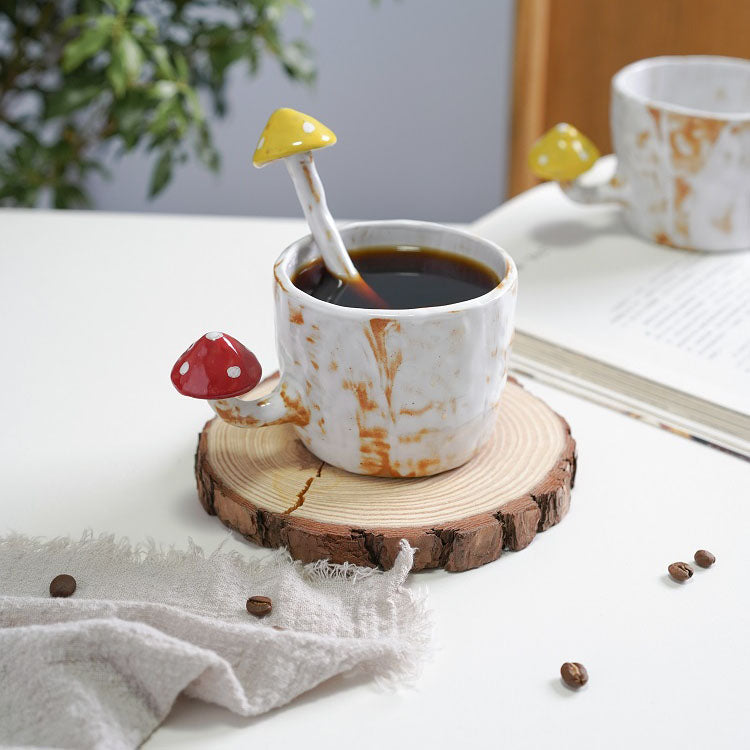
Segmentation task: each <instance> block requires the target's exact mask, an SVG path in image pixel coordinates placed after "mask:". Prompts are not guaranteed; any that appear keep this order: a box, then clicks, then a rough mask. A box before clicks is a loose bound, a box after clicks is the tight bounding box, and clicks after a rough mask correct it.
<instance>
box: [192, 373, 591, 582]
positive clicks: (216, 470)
mask: <svg viewBox="0 0 750 750" xmlns="http://www.w3.org/2000/svg"><path fill="white" fill-rule="evenodd" d="M575 469H576V454H575V441H574V440H573V438H572V437H571V435H570V428H569V427H568V424H567V422H565V420H564V419H562V417H560V416H559V415H557V414H555V412H553V411H552V410H551V409H550V408H549V407H548V406H546V405H545V404H544V403H543V402H542V401H540V400H539V399H537V398H535V397H534V396H532V395H531V394H529V393H528V392H527V391H525V390H524V389H523V388H521V386H519V385H518V384H516V383H509V384H508V386H507V388H506V391H505V393H504V396H503V404H502V408H501V409H500V412H499V416H498V422H497V427H496V430H495V432H494V434H493V436H492V438H491V440H490V442H489V444H488V445H487V446H485V448H484V449H483V450H482V452H481V453H480V454H479V455H478V456H477V457H476V458H475V459H473V460H472V461H470V462H469V463H468V464H466V465H465V466H462V467H460V468H459V469H455V470H453V471H450V472H445V473H443V474H438V475H436V476H432V477H424V478H420V479H386V478H380V477H367V476H360V475H356V474H350V473H348V472H346V471H343V470H341V469H337V468H335V467H333V466H330V465H328V464H326V463H324V462H321V461H320V460H319V459H317V458H316V457H315V456H313V455H312V454H311V453H309V452H308V451H307V449H306V448H305V447H304V446H303V445H302V444H301V442H300V441H299V440H298V439H297V438H296V435H295V433H294V429H293V428H292V427H291V426H289V425H280V426H276V427H268V428H264V429H261V430H252V429H247V430H244V429H240V428H237V427H232V426H230V425H227V424H225V423H224V422H221V421H220V420H216V419H214V420H211V421H210V422H208V423H207V424H206V426H205V428H204V430H203V432H202V433H201V436H200V440H199V444H198V451H197V453H196V461H195V473H196V479H197V483H198V494H199V496H200V500H201V503H202V505H203V507H204V509H205V510H206V511H207V512H208V513H210V514H214V515H217V516H218V517H219V518H220V519H221V520H222V521H223V522H224V523H225V524H226V525H227V526H230V527H231V528H233V529H236V530H237V531H239V532H240V533H241V534H243V535H244V536H245V537H247V538H248V539H250V540H252V541H254V542H256V543H257V544H261V545H263V546H266V547H281V546H285V547H287V548H288V549H289V551H290V552H291V554H292V555H293V556H294V557H295V558H297V559H300V560H303V561H305V562H310V561H313V560H318V559H321V558H328V559H330V560H332V561H333V562H344V561H348V562H352V563H357V564H359V565H369V566H378V565H379V566H381V567H384V568H389V567H390V566H391V565H392V564H393V561H394V559H395V556H396V554H397V552H398V545H399V541H400V540H401V539H403V538H405V539H408V540H409V542H410V543H411V544H412V545H413V546H415V547H417V548H418V552H417V554H416V557H415V570H419V569H422V568H435V567H443V568H445V569H446V570H454V571H460V570H468V569H470V568H475V567H477V566H479V565H483V564H485V563H487V562H490V561H492V560H495V559H497V558H498V557H499V556H500V554H501V552H502V550H503V549H512V550H518V549H523V548H524V547H526V546H528V545H529V544H530V542H531V541H532V540H533V538H534V536H535V535H536V534H537V532H539V531H544V530H545V529H547V528H549V527H550V526H552V525H554V524H556V523H558V522H559V521H560V519H561V518H562V517H563V516H564V515H565V513H566V512H567V510H568V506H569V503H570V490H571V488H572V486H573V481H574V477H575Z"/></svg>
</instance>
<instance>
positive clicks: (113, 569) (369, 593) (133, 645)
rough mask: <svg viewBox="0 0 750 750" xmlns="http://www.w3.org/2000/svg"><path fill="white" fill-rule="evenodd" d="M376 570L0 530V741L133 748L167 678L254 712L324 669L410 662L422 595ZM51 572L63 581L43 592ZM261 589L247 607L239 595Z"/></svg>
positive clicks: (407, 557)
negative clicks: (53, 593)
mask: <svg viewBox="0 0 750 750" xmlns="http://www.w3.org/2000/svg"><path fill="white" fill-rule="evenodd" d="M413 557H414V550H413V549H412V548H411V547H410V546H409V545H408V544H407V543H406V541H403V542H402V543H401V550H400V552H399V555H398V557H397V558H396V562H395V564H394V566H393V568H392V569H391V570H389V571H386V572H380V571H374V570H371V569H369V568H361V567H357V566H353V565H347V564H344V565H332V564H329V563H328V562H326V561H321V562H317V563H313V564H310V565H302V564H301V563H299V562H295V561H294V560H292V559H291V557H290V556H289V554H288V553H287V552H286V551H284V550H278V551H275V552H272V553H269V554H268V555H267V556H266V557H265V558H264V559H262V560H260V561H248V560H247V559H245V558H244V557H243V556H242V555H240V554H239V553H234V552H232V553H226V552H222V551H221V549H219V550H217V551H216V552H214V553H213V554H210V555H206V554H204V553H203V551H202V550H201V549H200V548H198V547H197V546H195V545H194V544H192V542H191V543H190V545H189V547H188V549H187V550H185V551H179V550H175V549H169V550H163V549H160V548H158V547H157V545H155V544H154V543H153V542H150V543H148V544H145V545H139V546H136V547H133V546H131V545H130V543H129V542H128V541H127V540H120V541H117V540H115V538H114V537H112V536H99V537H94V536H93V535H92V534H91V533H86V534H85V535H84V536H83V538H82V539H81V540H80V541H73V540H71V539H68V538H65V539H54V540H50V541H41V540H38V539H32V538H28V537H24V536H20V535H11V536H7V537H4V538H0V744H3V745H12V746H17V747H28V746H35V747H41V746H43V747H60V748H72V747H75V748H132V747H137V746H138V745H139V744H141V743H142V742H143V741H144V740H145V739H146V738H147V737H148V736H149V734H151V732H153V730H154V729H155V728H156V727H157V726H158V725H159V724H160V723H161V722H162V721H163V720H164V718H165V716H166V715H167V714H168V713H169V710H170V708H171V706H172V704H173V702H174V700H175V698H176V697H177V696H178V695H179V694H180V693H183V692H184V693H185V694H186V695H189V696H192V697H195V698H200V699H202V700H204V701H207V702H210V703H216V704H218V705H220V706H225V707H226V708H228V709H229V710H230V711H234V712H235V713H237V714H240V715H242V716H255V715H257V714H260V713H263V712H264V711H268V710H270V709H272V708H275V707H277V706H281V705H283V704H285V703H287V702H288V701H290V700H292V699H293V698H294V697H295V696H297V695H300V694H301V693H304V692H305V691H307V690H309V689H310V688H312V687H314V686H315V685H317V684H319V683H321V682H323V681H324V680H327V679H329V678H330V677H333V676H334V675H337V674H340V673H343V672H347V671H350V670H354V669H357V670H361V671H362V672H364V673H366V674H369V675H371V676H372V677H374V678H378V679H382V680H385V681H396V682H398V681H402V680H404V679H409V678H413V677H415V676H416V674H417V672H418V670H419V667H420V664H421V662H422V660H423V657H424V655H425V652H426V649H427V647H428V643H429V639H430V631H431V628H430V624H429V623H430V620H429V617H428V616H427V612H426V606H425V598H424V595H421V594H415V593H414V592H413V591H411V590H409V589H408V588H406V587H405V586H404V583H405V580H406V577H407V575H408V573H409V570H410V569H411V567H412V563H413ZM61 573H68V574H70V575H72V576H73V577H74V578H75V579H76V581H77V589H76V591H75V593H74V594H73V595H72V596H71V597H70V598H67V599H62V598H51V597H50V595H49V585H50V581H51V580H52V579H53V578H54V577H55V576H57V575H58V574H61ZM254 595H262V596H267V597H270V598H271V600H272V606H273V609H272V611H271V613H270V614H268V615H267V616H265V617H263V618H262V619H259V618H256V617H254V616H253V615H250V614H248V612H247V610H246V608H245V604H246V600H247V599H248V597H250V596H254Z"/></svg>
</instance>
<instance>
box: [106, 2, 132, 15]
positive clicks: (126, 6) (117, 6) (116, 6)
mask: <svg viewBox="0 0 750 750" xmlns="http://www.w3.org/2000/svg"><path fill="white" fill-rule="evenodd" d="M105 2H106V3H107V5H109V7H110V8H112V9H113V10H115V11H116V12H117V13H123V14H125V13H127V12H128V11H129V10H130V6H131V5H132V4H133V2H132V0H105Z"/></svg>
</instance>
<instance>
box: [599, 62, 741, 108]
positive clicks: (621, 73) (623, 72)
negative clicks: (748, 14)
mask: <svg viewBox="0 0 750 750" xmlns="http://www.w3.org/2000/svg"><path fill="white" fill-rule="evenodd" d="M677 62H679V63H680V64H685V63H687V64H693V65H695V64H701V65H706V66H711V65H717V66H719V65H720V66H729V67H737V68H744V69H746V70H747V71H748V73H749V74H750V60H746V59H744V58H742V57H729V56H728V55H659V56H657V57H647V58H645V59H643V60H636V61H635V62H632V63H629V64H628V65H626V66H625V67H623V68H620V70H618V71H617V73H615V74H614V76H613V77H612V89H613V91H616V92H617V93H618V94H620V95H621V96H624V97H626V98H628V99H633V100H635V101H637V102H640V103H641V104H645V105H647V106H652V107H656V108H658V109H660V110H663V111H664V112H673V113H675V114H679V115H687V116H689V117H699V118H702V119H704V120H722V121H724V122H736V121H744V120H748V121H750V110H747V111H745V112H717V111H716V110H710V109H697V108H695V107H685V106H683V105H681V104H672V103H670V102H666V101H663V100H661V99H656V98H654V97H650V96H644V95H643V94H637V93H635V92H634V91H632V90H631V89H629V88H627V87H626V84H625V79H626V78H627V77H628V76H629V75H631V74H632V73H634V72H637V71H639V70H642V69H645V68H657V67H660V66H664V65H669V64H673V63H677Z"/></svg>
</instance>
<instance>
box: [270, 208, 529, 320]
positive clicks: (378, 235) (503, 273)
mask: <svg viewBox="0 0 750 750" xmlns="http://www.w3.org/2000/svg"><path fill="white" fill-rule="evenodd" d="M341 238H342V239H343V241H344V245H346V248H347V250H358V249H360V248H367V247H379V246H411V247H415V246H416V247H429V248H434V249H436V250H443V251H445V252H448V253H453V254H455V255H458V256H461V257H464V258H470V259H472V260H475V261H479V262H480V263H482V264H484V265H485V266H487V267H488V268H489V269H490V270H492V271H494V272H495V274H496V275H497V277H498V279H500V283H499V284H498V285H497V286H496V287H495V288H494V289H492V290H490V291H489V292H487V293H486V294H484V295H482V296H480V297H474V298H473V299H469V300H466V301H464V302H458V303H454V304H450V305H442V306H437V307H421V308H412V309H411V310H408V309H407V310H404V309H394V310H378V313H379V314H389V313H390V314H398V315H403V314H404V313H409V312H411V313H430V312H435V311H440V310H443V309H450V310H456V309H461V308H462V307H464V306H470V305H473V304H476V303H477V301H478V300H484V299H485V298H489V297H491V296H495V295H497V294H502V293H504V292H505V289H506V288H508V287H510V286H511V284H509V283H508V282H509V281H512V280H513V279H514V278H515V275H516V268H515V264H514V263H513V261H512V260H511V258H510V256H509V255H508V254H507V253H506V252H505V251H504V250H502V249H501V248H499V247H498V246H497V245H495V244H494V243H492V242H490V241H489V240H485V239H482V238H481V237H476V236H474V235H472V234H469V233H467V232H463V231H460V230H458V229H452V228H450V227H446V226H442V225H440V224H432V223H430V222H421V221H372V222H362V223H357V224H350V225H348V226H344V227H342V228H341ZM319 258H320V251H319V250H318V247H317V245H316V244H315V242H314V241H313V239H312V237H310V236H308V237H303V238H302V239H300V240H297V242H295V243H294V244H292V245H291V246H290V247H288V248H287V249H286V250H285V251H284V252H283V253H282V255H281V257H280V258H279V260H278V261H277V264H276V268H277V270H278V271H279V272H281V275H282V277H283V280H284V282H285V283H284V286H285V287H287V289H288V291H289V292H290V293H291V294H293V295H294V296H297V295H301V296H302V298H304V300H305V302H306V303H307V304H310V305H325V306H326V307H329V308H335V309H336V310H337V311H338V313H339V314H340V313H341V312H342V311H344V310H346V311H352V312H355V313H357V314H361V313H367V312H368V310H367V309H366V308H354V307H343V306H340V305H331V303H329V302H325V301H323V300H319V299H317V298H316V297H312V296H310V295H308V294H306V293H305V292H303V291H302V290H301V289H298V288H297V287H296V286H294V285H293V284H292V282H291V279H292V277H293V276H294V274H295V273H296V272H297V271H298V270H300V269H301V268H303V267H304V266H306V265H308V264H310V263H312V262H313V261H315V260H318V259H319Z"/></svg>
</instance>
